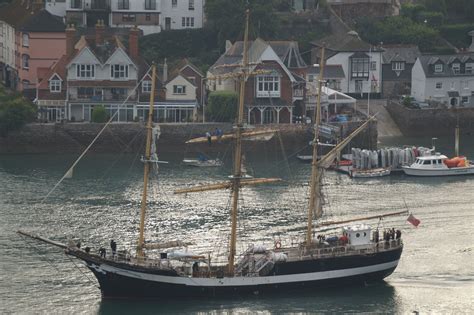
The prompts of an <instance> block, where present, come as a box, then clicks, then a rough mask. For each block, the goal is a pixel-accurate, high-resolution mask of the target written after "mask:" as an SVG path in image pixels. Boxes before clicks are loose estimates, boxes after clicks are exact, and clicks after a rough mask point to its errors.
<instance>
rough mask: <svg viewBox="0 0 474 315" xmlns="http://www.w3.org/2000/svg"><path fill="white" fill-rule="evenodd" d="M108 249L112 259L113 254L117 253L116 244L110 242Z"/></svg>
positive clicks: (112, 241)
mask: <svg viewBox="0 0 474 315" xmlns="http://www.w3.org/2000/svg"><path fill="white" fill-rule="evenodd" d="M110 249H111V250H112V257H115V254H116V253H117V243H115V241H114V240H111V241H110Z"/></svg>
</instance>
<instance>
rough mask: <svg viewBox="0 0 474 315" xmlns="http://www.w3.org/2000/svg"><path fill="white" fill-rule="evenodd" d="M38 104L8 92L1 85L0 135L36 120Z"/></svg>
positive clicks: (5, 134) (4, 135)
mask: <svg viewBox="0 0 474 315" xmlns="http://www.w3.org/2000/svg"><path fill="white" fill-rule="evenodd" d="M36 112H37V110H36V106H34V105H33V104H32V103H31V102H29V101H28V100H26V99H25V98H24V97H22V96H21V95H19V94H7V93H6V91H5V90H4V89H3V87H1V86H0V135H1V136H3V137H6V136H7V135H8V133H9V132H12V131H14V130H18V129H20V128H21V127H23V126H24V125H25V124H26V123H28V122H32V121H34V119H35V117H36Z"/></svg>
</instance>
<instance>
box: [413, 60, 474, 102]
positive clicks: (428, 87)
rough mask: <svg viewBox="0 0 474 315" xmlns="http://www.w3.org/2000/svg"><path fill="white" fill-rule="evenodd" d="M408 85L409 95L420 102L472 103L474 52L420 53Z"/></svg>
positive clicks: (473, 97) (473, 94) (473, 100)
mask: <svg viewBox="0 0 474 315" xmlns="http://www.w3.org/2000/svg"><path fill="white" fill-rule="evenodd" d="M411 86H412V89H411V96H412V97H414V98H415V99H416V100H417V101H420V102H430V103H438V104H439V103H441V104H445V105H448V106H474V53H472V52H468V53H461V54H455V55H423V56H420V57H419V58H418V59H417V60H416V62H415V65H414V66H413V69H412V83H411Z"/></svg>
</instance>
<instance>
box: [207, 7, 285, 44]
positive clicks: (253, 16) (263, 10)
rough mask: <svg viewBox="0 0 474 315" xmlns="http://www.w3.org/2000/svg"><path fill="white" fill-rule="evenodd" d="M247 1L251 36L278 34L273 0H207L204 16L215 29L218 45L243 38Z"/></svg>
mask: <svg viewBox="0 0 474 315" xmlns="http://www.w3.org/2000/svg"><path fill="white" fill-rule="evenodd" d="M247 2H248V8H249V9H250V25H249V34H250V35H251V37H252V38H255V37H262V38H266V39H268V38H273V36H274V35H275V34H278V28H279V25H280V24H279V19H278V17H277V16H276V15H275V13H274V5H275V3H274V2H275V0H251V1H247V0H207V1H206V7H205V11H206V16H207V18H208V20H209V25H210V27H211V28H212V29H214V30H216V31H217V34H218V35H217V39H218V44H219V47H223V46H224V43H225V41H226V40H231V41H236V40H239V39H242V38H243V33H244V26H245V10H246V8H247Z"/></svg>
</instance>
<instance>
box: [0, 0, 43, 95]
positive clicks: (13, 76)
mask: <svg viewBox="0 0 474 315" xmlns="http://www.w3.org/2000/svg"><path fill="white" fill-rule="evenodd" d="M41 9H42V3H40V2H38V1H33V0H14V1H12V2H11V3H10V4H8V5H6V6H3V7H2V9H1V10H0V79H1V81H2V83H3V84H5V86H7V87H10V88H12V89H21V88H22V85H21V84H19V82H21V79H20V78H19V73H18V72H19V71H18V64H19V63H20V60H21V58H22V56H21V54H20V53H19V51H18V50H19V49H20V48H22V42H21V39H22V36H21V33H20V27H21V26H22V25H23V23H24V22H25V21H26V20H27V19H28V18H30V17H31V16H32V15H34V14H35V13H37V12H38V11H40V10H41Z"/></svg>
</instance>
